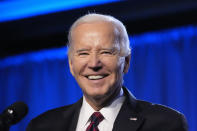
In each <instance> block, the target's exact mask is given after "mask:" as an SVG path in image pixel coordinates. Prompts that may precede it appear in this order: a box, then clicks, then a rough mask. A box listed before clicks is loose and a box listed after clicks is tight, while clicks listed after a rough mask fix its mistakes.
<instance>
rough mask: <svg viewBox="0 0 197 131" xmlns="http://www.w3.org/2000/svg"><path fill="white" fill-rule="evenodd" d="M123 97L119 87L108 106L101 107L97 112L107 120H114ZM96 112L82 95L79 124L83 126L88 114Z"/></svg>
mask: <svg viewBox="0 0 197 131" xmlns="http://www.w3.org/2000/svg"><path fill="white" fill-rule="evenodd" d="M124 99H125V97H124V95H123V90H122V88H121V90H120V93H119V95H118V96H117V97H116V98H115V100H114V101H113V102H112V103H111V104H110V105H108V106H106V107H103V108H102V109H101V110H100V111H99V112H100V113H101V114H102V115H103V116H104V119H106V120H107V121H109V122H112V123H113V122H114V121H115V118H116V116H117V115H118V112H119V110H120V108H121V106H122V104H123V101H124ZM94 112H96V111H95V110H94V109H93V108H92V107H91V106H90V105H89V104H88V102H87V101H86V99H85V97H84V96H83V103H82V107H81V111H80V113H81V117H82V121H81V125H82V126H85V125H86V124H87V123H88V121H89V118H90V116H91V115H92V114H93V113H94Z"/></svg>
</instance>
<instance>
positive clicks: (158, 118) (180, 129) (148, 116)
mask: <svg viewBox="0 0 197 131" xmlns="http://www.w3.org/2000/svg"><path fill="white" fill-rule="evenodd" d="M137 109H138V110H139V111H140V112H141V113H140V114H141V115H143V116H144V118H145V123H144V124H145V125H146V126H149V127H151V126H152V127H153V126H154V128H155V129H157V127H156V126H158V129H159V127H162V128H163V130H165V131H166V130H170V131H171V130H175V129H176V131H187V130H188V125H187V121H186V118H185V116H184V115H183V114H182V113H180V112H178V111H177V110H175V109H172V108H170V107H167V106H164V105H161V104H153V103H150V102H146V101H142V100H137Z"/></svg>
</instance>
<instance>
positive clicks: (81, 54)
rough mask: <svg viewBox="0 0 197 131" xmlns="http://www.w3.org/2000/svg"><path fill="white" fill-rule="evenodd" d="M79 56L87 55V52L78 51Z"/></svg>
mask: <svg viewBox="0 0 197 131" xmlns="http://www.w3.org/2000/svg"><path fill="white" fill-rule="evenodd" d="M78 55H79V56H85V55H89V54H88V53H87V52H81V53H78Z"/></svg>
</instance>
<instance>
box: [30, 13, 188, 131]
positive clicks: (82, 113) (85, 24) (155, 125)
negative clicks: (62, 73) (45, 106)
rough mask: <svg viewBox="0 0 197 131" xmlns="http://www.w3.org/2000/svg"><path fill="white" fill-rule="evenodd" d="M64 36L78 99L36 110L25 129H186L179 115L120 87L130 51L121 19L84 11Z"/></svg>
mask: <svg viewBox="0 0 197 131" xmlns="http://www.w3.org/2000/svg"><path fill="white" fill-rule="evenodd" d="M68 39H69V44H68V47H69V53H68V55H69V67H70V71H71V73H72V75H73V77H74V78H75V79H76V81H77V83H78V84H79V86H80V88H81V89H82V91H83V98H82V99H80V100H79V101H78V102H77V103H74V104H72V105H68V106H65V107H61V108H57V109H53V110H50V111H47V112H45V113H43V114H41V115H40V116H38V117H36V118H35V119H33V120H32V121H31V122H30V124H29V125H28V128H27V130H28V131H158V130H160V131H187V124H186V121H185V118H184V116H183V115H182V114H181V113H179V112H177V111H175V110H173V109H170V108H168V107H165V106H162V105H158V104H152V103H149V102H145V101H140V100H137V99H135V98H134V96H133V95H132V94H131V93H130V92H129V91H128V90H127V89H126V88H125V87H123V75H124V74H125V73H127V71H128V69H129V63H130V54H131V49H130V46H129V45H130V44H129V39H128V35H127V32H126V29H125V27H124V25H123V24H122V22H120V21H119V20H117V19H115V18H114V17H112V16H107V15H101V14H88V15H85V16H82V17H80V18H79V19H78V20H77V21H75V23H74V24H73V25H72V26H71V28H70V31H69V36H68Z"/></svg>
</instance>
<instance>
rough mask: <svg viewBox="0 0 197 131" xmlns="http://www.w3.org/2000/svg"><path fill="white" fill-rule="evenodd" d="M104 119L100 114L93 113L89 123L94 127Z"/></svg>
mask: <svg viewBox="0 0 197 131" xmlns="http://www.w3.org/2000/svg"><path fill="white" fill-rule="evenodd" d="M103 119H104V117H103V115H102V114H101V113H100V112H94V113H93V114H92V116H91V117H90V120H91V123H94V124H95V125H96V126H97V125H98V124H99V123H100V122H101V121H102V120H103Z"/></svg>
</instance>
